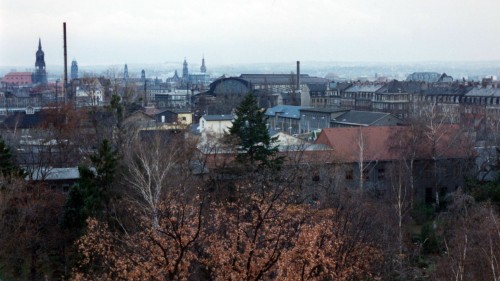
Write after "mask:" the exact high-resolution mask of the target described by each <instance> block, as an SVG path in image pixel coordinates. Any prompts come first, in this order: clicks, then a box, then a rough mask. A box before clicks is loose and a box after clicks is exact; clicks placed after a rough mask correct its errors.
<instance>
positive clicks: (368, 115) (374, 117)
mask: <svg viewBox="0 0 500 281" xmlns="http://www.w3.org/2000/svg"><path fill="white" fill-rule="evenodd" d="M389 115H391V114H390V113H385V112H373V111H357V110H350V111H349V112H346V113H344V114H342V115H340V116H338V117H337V118H335V119H333V120H332V122H335V123H348V124H361V125H371V124H373V123H375V122H377V121H378V120H380V119H382V118H384V117H386V116H389ZM393 117H394V118H397V117H396V116H393Z"/></svg>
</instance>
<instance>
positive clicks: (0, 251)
mask: <svg viewBox="0 0 500 281" xmlns="http://www.w3.org/2000/svg"><path fill="white" fill-rule="evenodd" d="M64 200H65V199H64V196H63V195H62V194H61V192H59V191H55V190H51V189H49V188H48V187H47V186H45V185H43V184H31V183H26V182H24V181H23V180H22V179H16V180H14V181H12V182H11V183H10V184H9V185H8V186H7V187H6V188H4V189H0V205H1V206H0V221H1V222H2V223H1V224H0V237H1V239H0V265H1V266H3V267H1V266H0V271H1V272H2V276H3V277H4V278H8V279H9V280H40V279H42V278H48V279H59V278H61V277H62V276H63V275H64V274H65V272H64V266H65V260H64V258H65V252H64V241H65V237H66V236H65V232H63V231H62V230H61V228H60V227H59V217H60V216H61V214H62V212H63V205H64Z"/></svg>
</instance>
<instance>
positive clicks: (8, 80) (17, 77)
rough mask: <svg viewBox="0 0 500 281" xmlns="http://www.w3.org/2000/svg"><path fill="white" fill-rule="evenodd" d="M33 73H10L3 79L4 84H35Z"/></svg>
mask: <svg viewBox="0 0 500 281" xmlns="http://www.w3.org/2000/svg"><path fill="white" fill-rule="evenodd" d="M31 78H32V73H31V72H9V73H7V74H5V76H4V77H3V78H2V83H4V84H15V85H29V84H33V80H32V79H31Z"/></svg>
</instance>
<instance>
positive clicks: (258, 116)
mask: <svg viewBox="0 0 500 281" xmlns="http://www.w3.org/2000/svg"><path fill="white" fill-rule="evenodd" d="M266 120H267V118H266V117H265V114H264V111H263V110H261V109H259V107H258V105H257V99H256V98H255V96H254V95H253V94H252V93H248V94H247V95H246V96H245V98H244V99H243V101H242V102H241V103H240V105H239V106H238V108H237V109H236V118H235V120H234V121H233V124H232V127H231V128H230V129H229V136H230V139H232V140H234V142H235V144H236V145H237V150H238V156H237V160H238V161H240V162H241V163H244V164H247V165H250V166H251V167H257V168H261V167H265V168H269V169H280V167H281V165H282V163H283V157H277V152H278V145H276V141H277V139H276V138H271V137H270V136H269V132H268V130H267V126H266Z"/></svg>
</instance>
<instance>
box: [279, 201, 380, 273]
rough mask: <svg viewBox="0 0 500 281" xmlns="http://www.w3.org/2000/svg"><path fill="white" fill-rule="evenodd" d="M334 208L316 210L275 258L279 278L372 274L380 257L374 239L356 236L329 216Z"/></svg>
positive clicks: (333, 215) (378, 248) (333, 213)
mask: <svg viewBox="0 0 500 281" xmlns="http://www.w3.org/2000/svg"><path fill="white" fill-rule="evenodd" d="M335 212H336V211H335V210H334V209H326V210H322V211H319V212H317V213H315V214H314V216H312V217H311V218H310V221H308V222H306V223H305V224H304V225H303V226H302V228H301V231H300V233H299V236H298V239H297V241H296V243H295V246H294V247H293V248H291V249H289V250H288V251H286V252H285V253H284V255H283V258H282V259H281V261H280V262H279V274H278V276H279V277H280V278H279V279H283V280H361V279H363V278H369V277H374V275H375V274H374V272H376V271H375V270H374V268H373V267H374V266H375V265H376V264H377V263H380V261H381V260H382V250H381V249H380V247H379V246H378V245H376V244H375V243H369V242H367V241H362V240H360V239H356V238H355V237H353V236H351V235H348V233H345V232H342V231H339V229H341V228H343V226H342V225H341V224H339V223H338V221H336V220H335V219H333V217H335V216H336V215H337V214H335Z"/></svg>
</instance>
